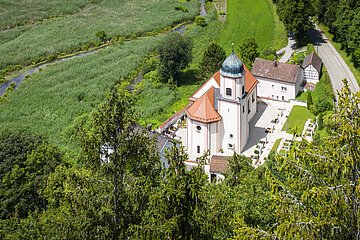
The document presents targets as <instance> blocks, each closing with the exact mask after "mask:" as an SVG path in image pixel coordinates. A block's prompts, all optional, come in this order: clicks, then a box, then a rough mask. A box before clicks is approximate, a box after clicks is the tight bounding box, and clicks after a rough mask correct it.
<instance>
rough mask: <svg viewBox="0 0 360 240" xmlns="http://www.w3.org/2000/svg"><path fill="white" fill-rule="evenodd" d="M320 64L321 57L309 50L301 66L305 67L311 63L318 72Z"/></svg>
mask: <svg viewBox="0 0 360 240" xmlns="http://www.w3.org/2000/svg"><path fill="white" fill-rule="evenodd" d="M321 64H322V60H321V58H320V57H319V56H318V55H316V54H315V52H311V53H310V54H309V55H307V56H306V57H305V59H304V62H303V64H302V65H301V67H302V68H304V69H305V68H306V67H307V66H309V65H312V66H313V67H314V68H315V69H316V70H317V71H318V72H320V71H321Z"/></svg>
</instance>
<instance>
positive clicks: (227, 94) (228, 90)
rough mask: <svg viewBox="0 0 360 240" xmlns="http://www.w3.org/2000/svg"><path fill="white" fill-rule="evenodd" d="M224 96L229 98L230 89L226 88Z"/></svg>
mask: <svg viewBox="0 0 360 240" xmlns="http://www.w3.org/2000/svg"><path fill="white" fill-rule="evenodd" d="M226 96H230V97H231V88H226Z"/></svg>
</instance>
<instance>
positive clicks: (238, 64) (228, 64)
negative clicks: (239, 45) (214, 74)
mask: <svg viewBox="0 0 360 240" xmlns="http://www.w3.org/2000/svg"><path fill="white" fill-rule="evenodd" d="M243 72H244V66H243V63H242V61H241V60H240V58H239V57H238V56H236V54H235V53H234V51H232V53H231V54H230V56H229V57H227V58H226V60H225V61H224V62H223V64H222V66H221V70H220V74H221V75H223V76H225V77H232V78H238V77H242V76H243Z"/></svg>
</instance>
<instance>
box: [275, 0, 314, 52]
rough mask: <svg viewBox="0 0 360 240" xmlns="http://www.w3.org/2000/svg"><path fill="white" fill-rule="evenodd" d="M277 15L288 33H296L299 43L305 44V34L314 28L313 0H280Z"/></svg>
mask: <svg viewBox="0 0 360 240" xmlns="http://www.w3.org/2000/svg"><path fill="white" fill-rule="evenodd" d="M277 13H278V15H279V18H280V20H281V21H282V22H283V23H284V25H285V28H286V30H287V31H289V32H292V33H294V35H295V38H296V40H297V43H298V44H300V45H302V44H303V43H304V39H305V34H306V32H307V31H308V30H310V29H312V28H314V24H313V22H312V20H311V18H310V17H311V16H313V15H314V10H313V6H312V3H311V0H278V1H277Z"/></svg>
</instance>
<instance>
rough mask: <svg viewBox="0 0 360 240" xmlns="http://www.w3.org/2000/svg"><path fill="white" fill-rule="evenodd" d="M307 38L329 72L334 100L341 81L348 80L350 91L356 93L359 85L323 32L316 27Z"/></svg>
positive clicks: (340, 86) (341, 84)
mask: <svg viewBox="0 0 360 240" xmlns="http://www.w3.org/2000/svg"><path fill="white" fill-rule="evenodd" d="M308 36H309V38H310V39H311V41H312V42H313V44H314V45H315V49H316V50H317V52H318V55H319V57H320V58H321V59H322V61H323V63H324V65H325V67H326V69H327V70H328V72H329V76H330V80H331V84H332V87H333V90H334V93H335V96H336V98H337V97H338V96H337V91H340V90H341V89H342V87H343V86H344V84H343V82H342V79H344V78H346V79H347V80H348V83H349V86H350V89H351V91H353V92H358V91H359V85H358V83H357V81H356V79H355V76H354V74H353V73H352V72H351V70H350V69H349V67H348V66H347V65H346V63H345V61H344V60H343V58H342V57H341V56H340V54H339V53H338V52H337V51H336V49H335V48H334V46H333V45H332V44H331V43H330V41H328V39H327V38H326V36H325V35H324V34H323V32H322V31H321V30H320V29H319V28H318V27H317V26H316V29H315V30H311V31H310V32H309V33H308Z"/></svg>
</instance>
